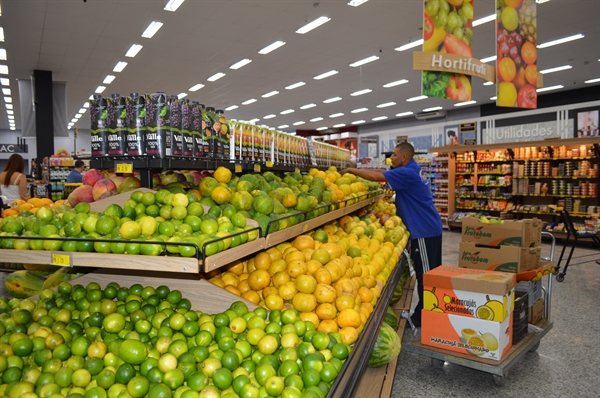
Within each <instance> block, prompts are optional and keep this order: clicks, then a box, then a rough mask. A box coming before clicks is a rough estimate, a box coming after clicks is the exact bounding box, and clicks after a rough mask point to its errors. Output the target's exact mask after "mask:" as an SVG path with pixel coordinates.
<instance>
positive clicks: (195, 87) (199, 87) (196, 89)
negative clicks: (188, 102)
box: [189, 83, 204, 91]
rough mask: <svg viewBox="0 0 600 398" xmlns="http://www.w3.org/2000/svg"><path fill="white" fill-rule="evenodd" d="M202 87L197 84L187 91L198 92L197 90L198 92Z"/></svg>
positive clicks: (202, 85)
mask: <svg viewBox="0 0 600 398" xmlns="http://www.w3.org/2000/svg"><path fill="white" fill-rule="evenodd" d="M202 87H204V84H200V83H198V84H194V85H193V86H192V87H190V89H189V90H190V91H198V90H200V89H201V88H202Z"/></svg>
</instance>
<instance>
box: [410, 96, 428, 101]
mask: <svg viewBox="0 0 600 398" xmlns="http://www.w3.org/2000/svg"><path fill="white" fill-rule="evenodd" d="M425 98H427V96H426V95H418V96H416V97H411V98H409V99H407V100H406V101H407V102H414V101H420V100H424V99H425Z"/></svg>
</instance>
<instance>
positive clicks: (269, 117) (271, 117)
mask: <svg viewBox="0 0 600 398" xmlns="http://www.w3.org/2000/svg"><path fill="white" fill-rule="evenodd" d="M276 116H277V115H274V114H272V113H271V114H270V115H267V116H265V117H263V119H267V120H268V119H273V118H274V117H276Z"/></svg>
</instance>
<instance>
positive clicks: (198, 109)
mask: <svg viewBox="0 0 600 398" xmlns="http://www.w3.org/2000/svg"><path fill="white" fill-rule="evenodd" d="M203 109H204V105H202V104H200V103H198V102H197V101H193V102H192V137H194V148H193V151H194V157H196V158H201V157H203V156H204V137H203V135H204V129H203V128H202V124H203V123H204V122H203V120H202V110H203Z"/></svg>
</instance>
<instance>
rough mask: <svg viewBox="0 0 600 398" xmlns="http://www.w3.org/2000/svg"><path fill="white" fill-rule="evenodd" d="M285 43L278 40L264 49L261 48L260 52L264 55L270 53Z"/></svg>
mask: <svg viewBox="0 0 600 398" xmlns="http://www.w3.org/2000/svg"><path fill="white" fill-rule="evenodd" d="M283 45H285V42H284V41H281V40H277V41H276V42H275V43H273V44H269V45H268V46H266V47H265V48H263V49H262V50H260V51H259V52H258V53H259V54H262V55H265V54H268V53H270V52H271V51H275V50H277V49H278V48H279V47H281V46H283Z"/></svg>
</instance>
